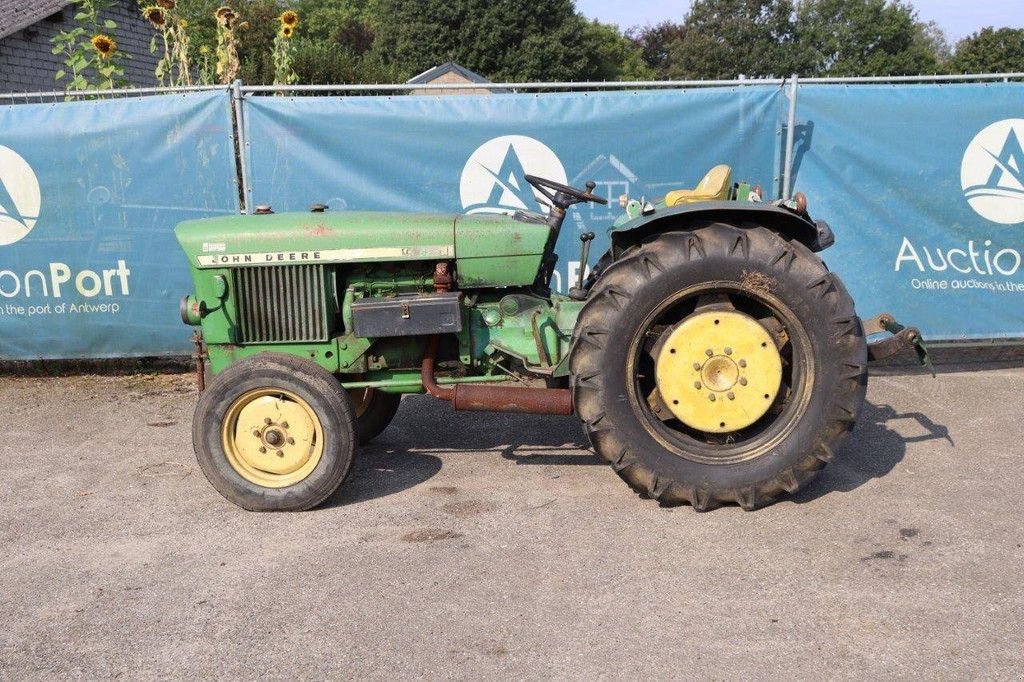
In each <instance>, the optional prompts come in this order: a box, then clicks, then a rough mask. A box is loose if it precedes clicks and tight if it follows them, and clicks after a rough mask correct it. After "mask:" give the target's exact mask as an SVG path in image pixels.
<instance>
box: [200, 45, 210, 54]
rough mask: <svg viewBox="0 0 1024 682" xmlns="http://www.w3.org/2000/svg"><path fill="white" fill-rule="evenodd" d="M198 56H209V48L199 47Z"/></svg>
mask: <svg viewBox="0 0 1024 682" xmlns="http://www.w3.org/2000/svg"><path fill="white" fill-rule="evenodd" d="M199 54H210V48H209V47H207V46H206V45H200V46H199Z"/></svg>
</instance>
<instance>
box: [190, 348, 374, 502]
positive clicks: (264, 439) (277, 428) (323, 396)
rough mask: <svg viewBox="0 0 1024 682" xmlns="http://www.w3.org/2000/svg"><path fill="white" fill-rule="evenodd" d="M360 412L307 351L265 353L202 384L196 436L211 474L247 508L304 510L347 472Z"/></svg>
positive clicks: (200, 454)
mask: <svg viewBox="0 0 1024 682" xmlns="http://www.w3.org/2000/svg"><path fill="white" fill-rule="evenodd" d="M356 440H357V435H356V417H355V412H354V410H353V408H352V401H351V399H350V398H349V395H348V393H347V392H346V391H345V389H343V388H342V387H341V384H340V383H338V380H337V379H336V378H335V377H334V376H333V375H331V373H330V372H328V371H327V370H325V369H323V368H322V367H320V366H319V365H317V364H315V363H313V362H310V361H309V360H305V359H302V358H298V357H294V356H291V355H285V354H281V353H260V354H258V355H254V356H252V357H250V358H246V359H245V360H242V361H240V362H237V363H235V364H233V365H231V366H230V367H228V368H227V369H226V370H224V371H223V372H221V373H220V374H218V375H217V376H216V377H215V378H214V379H213V381H211V382H210V384H209V385H208V386H207V389H206V390H205V391H203V394H202V396H201V397H200V398H199V403H198V405H196V413H195V418H194V419H193V422H192V443H193V446H194V447H195V451H196V457H197V459H198V460H199V466H200V468H201V469H202V470H203V473H204V474H205V475H206V478H207V479H208V480H209V481H210V483H211V484H213V487H214V488H216V489H217V491H218V492H220V494H222V495H223V496H224V497H226V498H227V499H229V500H231V501H232V502H234V503H235V504H237V505H238V506H240V507H242V508H244V509H248V510H250V511H301V510H305V509H310V508H311V507H315V506H316V505H318V504H320V503H321V502H323V501H324V500H325V499H327V498H328V497H329V496H330V495H331V494H332V493H333V492H334V491H335V490H337V488H338V486H340V485H341V483H342V481H344V480H345V476H346V475H348V472H349V468H350V467H351V465H352V459H353V455H354V452H355V445H356Z"/></svg>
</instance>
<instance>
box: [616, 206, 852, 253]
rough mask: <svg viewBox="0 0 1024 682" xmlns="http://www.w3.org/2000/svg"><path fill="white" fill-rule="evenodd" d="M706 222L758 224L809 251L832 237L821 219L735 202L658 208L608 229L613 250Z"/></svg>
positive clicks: (823, 245)
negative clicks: (800, 244) (815, 219)
mask: <svg viewBox="0 0 1024 682" xmlns="http://www.w3.org/2000/svg"><path fill="white" fill-rule="evenodd" d="M709 222H718V223H728V224H730V225H735V226H736V227H740V228H742V227H744V226H747V225H749V226H755V225H756V226H761V227H766V228H768V229H769V230H772V231H773V232H777V233H778V234H780V235H782V236H783V237H785V238H787V239H795V240H796V241H798V242H800V243H802V244H803V245H804V246H806V247H807V248H809V249H810V250H811V251H815V252H817V251H823V250H825V249H827V248H828V247H830V246H832V244H833V242H834V241H835V237H834V235H833V234H832V229H831V228H830V227H829V226H828V223H826V222H825V221H824V220H818V221H812V220H811V219H810V218H809V217H804V216H801V215H798V214H797V213H794V212H793V211H791V210H789V209H786V208H782V207H779V206H772V205H770V204H755V203H749V204H748V203H740V202H736V201H707V202H701V203H697V204H687V205H683V206H674V207H672V208H660V209H658V210H657V211H655V212H654V213H653V214H651V215H646V216H639V217H637V218H635V219H633V220H631V221H629V222H628V223H625V224H623V225H621V226H619V227H617V228H615V229H613V230H612V231H611V232H610V235H609V236H610V237H611V242H612V250H613V252H615V253H620V252H621V251H623V250H625V249H627V248H629V247H630V246H633V245H635V244H639V243H641V242H642V241H644V240H645V239H647V238H649V237H651V236H654V235H657V234H661V233H663V232H676V231H686V230H692V229H695V228H696V227H698V226H700V225H703V224H707V223H709Z"/></svg>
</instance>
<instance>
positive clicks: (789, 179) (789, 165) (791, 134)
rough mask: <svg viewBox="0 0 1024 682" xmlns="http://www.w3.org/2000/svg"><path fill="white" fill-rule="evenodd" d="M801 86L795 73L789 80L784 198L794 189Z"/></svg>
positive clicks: (783, 179)
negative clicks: (797, 98) (798, 99)
mask: <svg viewBox="0 0 1024 682" xmlns="http://www.w3.org/2000/svg"><path fill="white" fill-rule="evenodd" d="M799 88H800V76H799V75H797V74H795V73H794V74H793V75H792V77H791V78H790V81H789V92H788V93H786V99H788V100H789V118H788V120H787V122H786V158H785V161H784V162H783V166H782V198H783V199H790V198H791V197H792V190H793V144H794V142H795V140H796V96H797V91H798V90H799Z"/></svg>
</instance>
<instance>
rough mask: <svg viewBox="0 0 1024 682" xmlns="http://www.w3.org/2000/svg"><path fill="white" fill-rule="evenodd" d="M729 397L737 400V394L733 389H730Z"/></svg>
mask: <svg viewBox="0 0 1024 682" xmlns="http://www.w3.org/2000/svg"><path fill="white" fill-rule="evenodd" d="M728 398H729V400H736V394H735V393H733V392H732V391H729V393H728Z"/></svg>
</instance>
